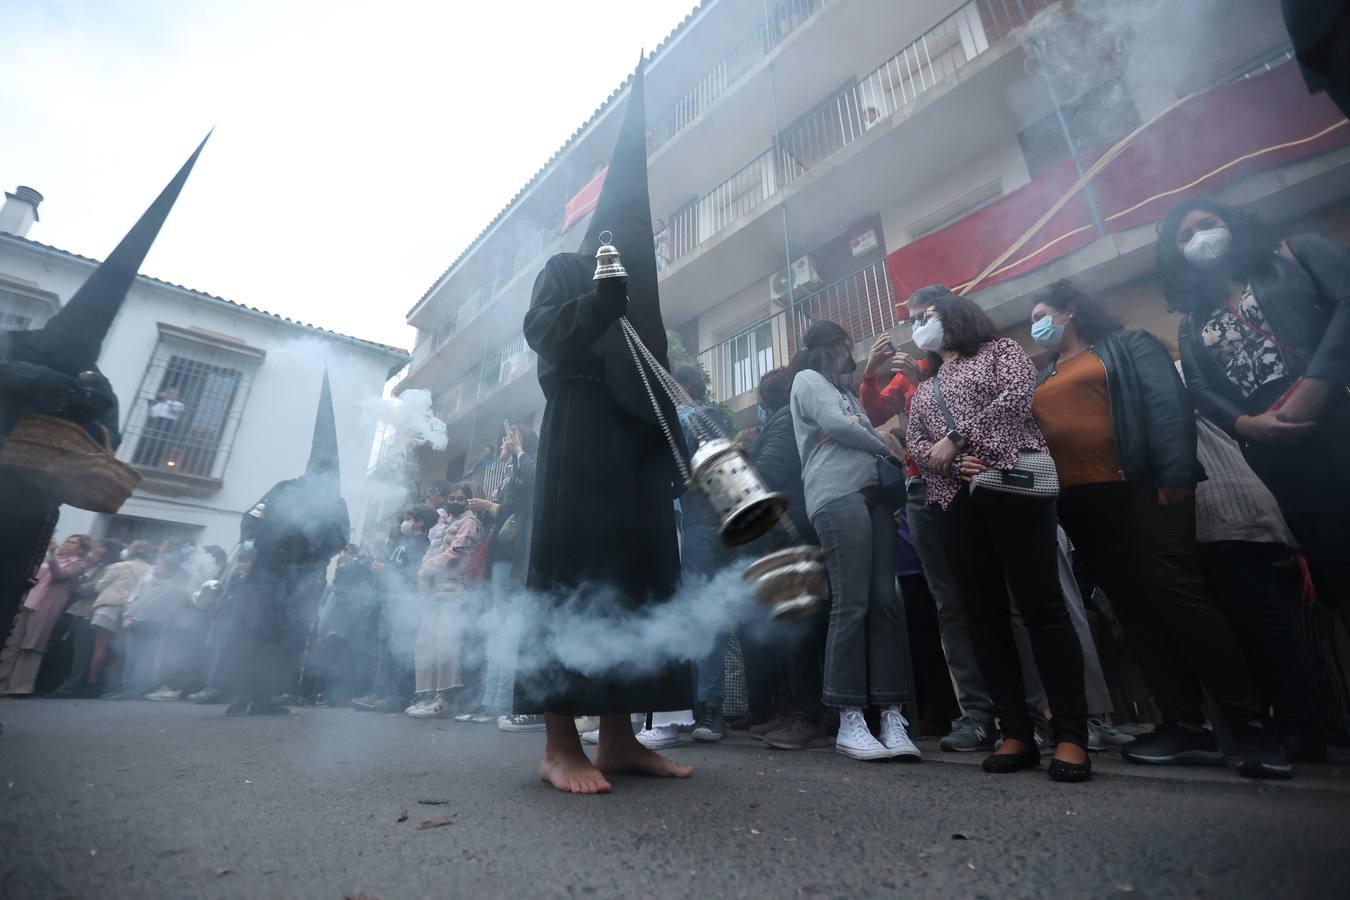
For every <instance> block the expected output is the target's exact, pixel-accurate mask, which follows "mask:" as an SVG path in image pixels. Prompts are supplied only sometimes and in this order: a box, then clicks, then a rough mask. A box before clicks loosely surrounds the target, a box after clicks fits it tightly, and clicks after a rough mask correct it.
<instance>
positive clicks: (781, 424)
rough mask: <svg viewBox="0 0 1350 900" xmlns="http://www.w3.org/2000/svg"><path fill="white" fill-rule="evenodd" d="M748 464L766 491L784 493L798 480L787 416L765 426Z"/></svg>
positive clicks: (793, 438)
mask: <svg viewBox="0 0 1350 900" xmlns="http://www.w3.org/2000/svg"><path fill="white" fill-rule="evenodd" d="M750 463H751V465H752V466H754V468H755V471H756V472H758V473H759V477H760V478H762V479H763V480H764V483H765V484H766V485H768V487H769V489H770V490H774V491H785V490H787V489H788V487H789V486H790V485H791V484H792V482H793V481H794V480H795V479H799V478H801V465H802V464H801V460H800V459H799V458H798V455H797V439H796V435H795V434H793V431H792V417H791V416H782V417H780V418H779V419H777V420H775V421H772V422H770V423H768V424H767V425H766V426H765V428H764V432H763V433H762V434H761V435H760V436H759V440H757V441H755V445H754V446H753V447H752V448H751V449H750Z"/></svg>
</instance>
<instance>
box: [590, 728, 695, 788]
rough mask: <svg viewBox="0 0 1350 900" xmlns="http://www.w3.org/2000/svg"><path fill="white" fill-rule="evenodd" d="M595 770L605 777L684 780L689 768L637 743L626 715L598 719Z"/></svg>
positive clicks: (690, 767)
mask: <svg viewBox="0 0 1350 900" xmlns="http://www.w3.org/2000/svg"><path fill="white" fill-rule="evenodd" d="M595 767H596V768H597V769H599V770H600V771H601V772H604V773H605V774H606V775H652V776H654V777H656V778H688V777H689V776H690V775H692V774H693V772H694V768H693V767H692V766H681V765H679V764H677V763H673V762H671V761H670V760H668V759H666V758H665V757H664V756H662V755H661V754H659V753H654V752H653V751H651V750H648V749H647V748H646V747H644V746H642V745H641V744H639V743H638V739H637V737H636V736H635V735H634V734H633V729H632V728H631V727H630V726H629V724H628V717H627V716H605V717H604V718H602V719H601V720H600V748H599V749H598V750H597V751H596V754H595Z"/></svg>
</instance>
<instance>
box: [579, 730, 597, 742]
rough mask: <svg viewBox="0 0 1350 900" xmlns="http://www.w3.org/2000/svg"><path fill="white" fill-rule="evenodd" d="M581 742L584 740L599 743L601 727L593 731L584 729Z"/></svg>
mask: <svg viewBox="0 0 1350 900" xmlns="http://www.w3.org/2000/svg"><path fill="white" fill-rule="evenodd" d="M581 742H582V743H583V744H598V743H600V729H599V728H596V729H595V730H593V731H583V732H582V733H581Z"/></svg>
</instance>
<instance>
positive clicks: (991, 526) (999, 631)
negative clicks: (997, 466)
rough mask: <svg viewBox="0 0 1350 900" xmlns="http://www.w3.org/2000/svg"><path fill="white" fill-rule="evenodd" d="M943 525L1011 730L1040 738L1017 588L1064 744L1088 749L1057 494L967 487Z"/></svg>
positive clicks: (982, 664)
mask: <svg viewBox="0 0 1350 900" xmlns="http://www.w3.org/2000/svg"><path fill="white" fill-rule="evenodd" d="M941 522H942V524H943V528H944V533H945V537H946V544H947V552H948V554H949V555H950V557H951V561H952V568H953V569H954V570H955V574H956V581H957V585H958V586H959V587H960V590H961V596H962V598H963V599H964V600H965V602H966V617H967V620H968V621H969V623H970V638H971V643H972V644H973V645H974V647H975V661H976V663H977V664H978V665H979V669H980V675H981V677H982V678H983V679H984V683H985V685H986V686H987V687H988V689H989V693H990V696H991V698H992V699H993V702H994V714H995V715H996V716H997V717H998V720H999V726H1000V727H1001V728H1002V730H1003V733H1004V734H1005V735H1006V736H1007V737H1010V738H1015V739H1016V740H1019V741H1023V742H1025V743H1027V744H1032V745H1034V741H1035V725H1034V723H1033V722H1032V719H1031V716H1030V714H1029V713H1028V711H1027V707H1026V699H1025V698H1026V690H1025V688H1024V686H1023V684H1022V664H1021V661H1020V659H1019V657H1018V655H1017V644H1016V642H1015V641H1014V640H1013V631H1012V618H1011V612H1010V606H1009V600H1008V592H1009V590H1011V592H1012V595H1013V597H1015V598H1016V600H1017V608H1018V610H1020V611H1021V613H1022V620H1023V622H1024V623H1025V624H1026V628H1027V632H1028V634H1029V635H1030V636H1031V649H1032V652H1033V654H1034V655H1035V658H1036V668H1037V669H1039V670H1040V673H1041V680H1042V681H1043V682H1044V684H1045V694H1046V698H1047V699H1048V700H1049V703H1050V713H1051V717H1052V718H1051V720H1050V729H1051V731H1052V732H1053V733H1054V739H1055V742H1056V743H1059V742H1068V743H1071V744H1077V745H1078V746H1080V747H1086V746H1087V716H1088V710H1087V699H1086V698H1085V696H1084V692H1083V650H1082V647H1081V645H1080V644H1079V643H1078V634H1077V633H1076V632H1075V631H1074V629H1073V623H1072V622H1071V621H1070V620H1069V611H1068V607H1067V605H1066V604H1065V601H1064V592H1063V591H1062V590H1061V588H1060V584H1059V568H1058V565H1059V563H1058V558H1057V555H1056V554H1057V552H1058V551H1057V547H1056V530H1055V526H1056V521H1055V501H1054V500H1053V499H1050V498H1036V497H1021V496H1016V495H1013V494H1004V493H998V492H995V491H988V490H982V491H976V492H975V493H974V494H972V493H971V492H970V491H968V490H966V489H964V488H963V489H962V490H961V491H960V492H959V493H958V494H957V496H956V499H955V500H953V501H952V503H951V506H949V507H948V508H947V513H946V515H944V516H942V517H941Z"/></svg>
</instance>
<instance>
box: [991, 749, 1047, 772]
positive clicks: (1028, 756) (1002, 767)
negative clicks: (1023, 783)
mask: <svg viewBox="0 0 1350 900" xmlns="http://www.w3.org/2000/svg"><path fill="white" fill-rule="evenodd" d="M1040 764H1041V750H1040V748H1039V747H1037V746H1036V745H1035V744H1032V745H1031V746H1030V747H1028V748H1027V749H1025V750H1023V751H1022V752H1021V753H991V754H989V755H988V756H986V757H985V758H984V763H983V764H981V766H980V768H982V769H984V770H985V771H986V772H988V773H989V774H990V775H1007V774H1009V773H1011V772H1020V771H1022V770H1023V769H1034V768H1036V767H1037V766H1039V765H1040Z"/></svg>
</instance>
